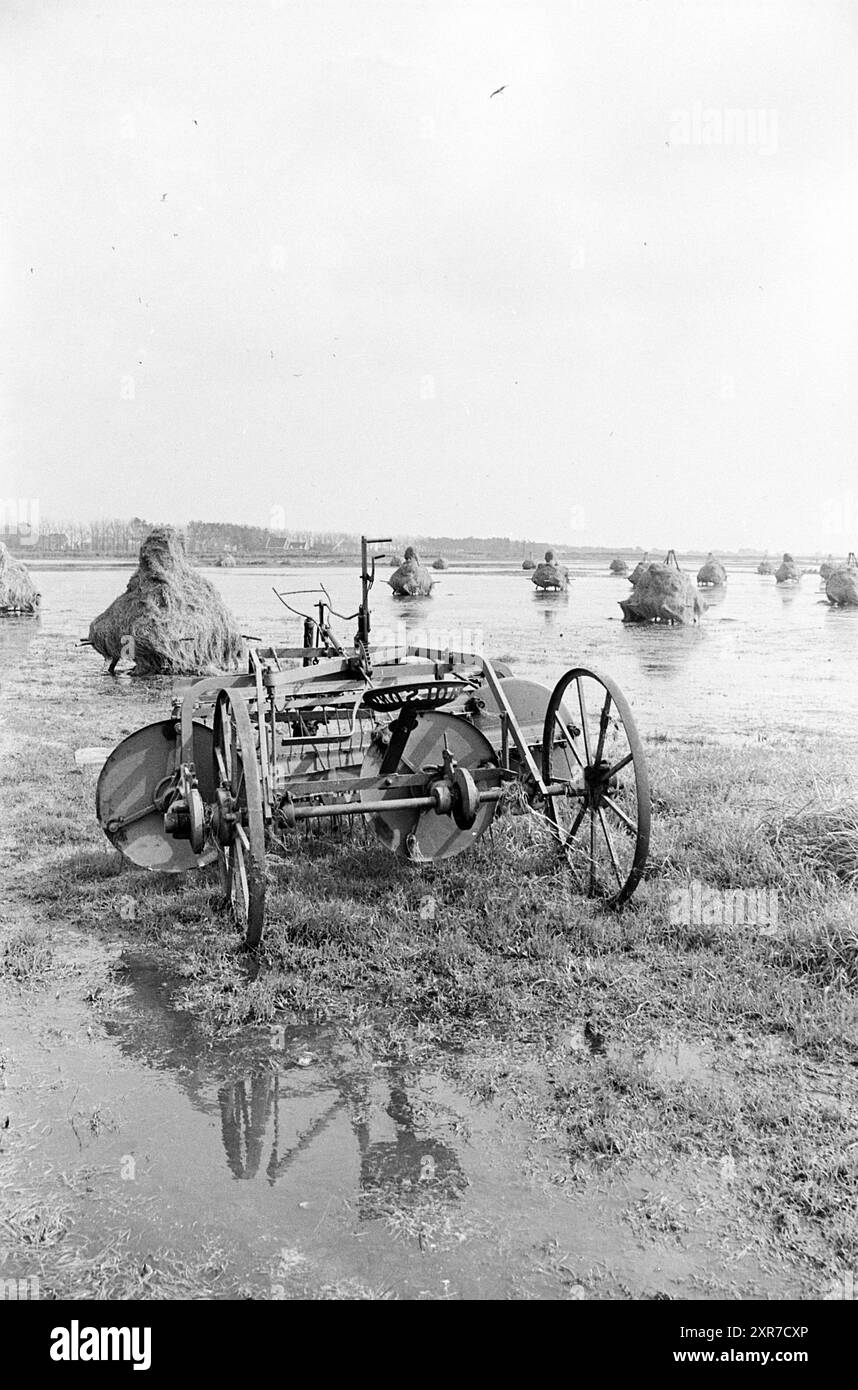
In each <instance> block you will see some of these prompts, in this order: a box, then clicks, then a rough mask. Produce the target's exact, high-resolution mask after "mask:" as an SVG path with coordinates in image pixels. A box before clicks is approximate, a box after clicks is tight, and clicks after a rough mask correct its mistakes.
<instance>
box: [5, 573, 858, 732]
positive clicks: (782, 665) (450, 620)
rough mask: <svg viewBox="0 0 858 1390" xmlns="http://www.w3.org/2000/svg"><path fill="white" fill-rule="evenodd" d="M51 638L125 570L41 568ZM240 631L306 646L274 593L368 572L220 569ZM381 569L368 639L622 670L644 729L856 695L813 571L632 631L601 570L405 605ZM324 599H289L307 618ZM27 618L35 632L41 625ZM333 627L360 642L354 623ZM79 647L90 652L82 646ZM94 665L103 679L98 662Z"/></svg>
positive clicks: (13, 637) (440, 588)
mask: <svg viewBox="0 0 858 1390" xmlns="http://www.w3.org/2000/svg"><path fill="white" fill-rule="evenodd" d="M35 573H36V574H37V575H38V581H39V586H40V588H41V590H42V594H43V615H42V618H41V620H40V623H41V627H42V630H43V632H44V634H45V635H48V636H49V637H50V640H51V643H52V646H53V650H54V652H55V654H56V655H57V656H58V657H61V656H62V653H63V650H64V648H65V649H67V648H69V647H70V645H71V644H73V643H74V642H75V641H76V640H77V639H79V638H80V637H82V636H85V635H86V631H87V628H88V625H89V621H90V619H91V618H92V617H93V616H94V615H95V614H96V613H97V612H99V611H101V609H103V608H104V607H106V605H107V604H108V603H109V602H110V601H111V599H112V598H114V597H115V596H116V594H117V593H119V592H120V591H121V590H122V589H123V588H124V587H125V584H126V582H127V579H128V571H127V570H122V569H104V570H45V571H42V572H39V571H38V570H36V571H35ZM206 573H207V574H208V575H209V577H210V578H211V579H212V581H213V582H214V583H215V584H216V585H217V586H218V587H219V588H220V589H221V591H222V592H223V594H224V597H225V598H226V601H227V603H228V604H229V606H230V607H231V609H232V610H233V612H234V613H235V615H236V617H237V618H238V621H239V623H240V626H241V628H242V630H243V631H244V632H245V633H247V634H248V635H250V636H253V637H256V638H260V639H262V640H264V641H269V640H276V641H279V642H283V641H286V640H288V641H290V642H298V641H299V640H300V636H301V622H300V619H298V618H296V617H294V616H293V615H291V614H290V613H288V612H287V610H286V609H285V608H284V607H283V606H282V604H281V603H280V602H279V600H278V599H277V598H276V596H275V594H274V592H273V590H274V589H275V588H276V589H278V590H279V591H280V592H283V593H287V592H290V591H293V590H308V589H317V588H318V586H319V585H320V584H324V585H325V587H326V588H327V590H328V592H329V593H330V595H331V598H332V600H333V605H334V607H335V608H336V609H338V610H339V611H340V612H342V613H347V614H348V613H353V612H354V610H355V609H356V608H357V604H358V601H359V592H360V591H359V582H358V577H357V575H356V574H355V573H353V572H352V570H351V569H349V568H346V567H340V568H330V569H315V568H307V569H299V568H288V569H284V568H272V569H270V570H269V569H233V570H222V569H212V570H208V571H206ZM386 577H387V572H386V570H379V574H378V578H377V582H376V585H375V588H374V590H373V595H372V598H373V640H376V641H387V640H391V639H395V638H401V639H407V640H409V641H411V640H413V641H417V642H420V641H425V640H426V639H427V638H428V639H429V640H430V641H434V640H439V641H440V643H441V644H442V645H445V644H449V645H451V646H453V647H457V646H458V645H460V644H461V645H468V644H470V643H473V642H477V643H479V642H482V643H483V644H484V648H485V651H486V653H487V654H488V655H489V656H493V657H503V658H504V659H505V660H507V661H509V662H510V664H511V665H513V667H514V669H515V671H516V674H520V675H527V676H534V677H537V678H538V679H541V680H543V681H546V682H548V683H553V682H554V680H556V679H557V678H558V677H559V676H560V675H561V674H562V672H563V671H565V670H566V669H568V667H570V666H572V665H575V664H582V665H588V666H596V667H597V668H600V669H602V670H604V671H606V672H607V673H608V674H610V675H613V676H614V677H615V678H616V679H617V680H618V681H619V683H620V686H621V688H622V689H623V691H624V692H625V694H626V695H627V697H628V699H629V701H630V703H631V705H632V708H633V710H634V712H635V716H636V718H637V721H638V723H639V725H640V728H641V731H642V733H644V735H646V734H650V735H653V734H666V735H670V736H679V737H692V738H693V737H696V736H702V737H715V738H718V739H726V740H730V739H734V738H745V737H747V736H749V735H751V736H755V737H763V738H778V737H787V738H788V737H789V736H790V735H791V734H794V733H801V732H806V733H826V732H830V733H832V735H833V736H835V737H837V738H838V739H841V738H844V737H846V738H850V737H852V734H851V729H849V728H848V727H844V726H845V725H846V722H847V719H848V718H849V715H850V712H851V710H852V709H853V707H854V700H855V692H856V690H858V609H833V608H832V607H831V606H830V605H829V604H828V602H827V601H826V599H825V594H824V591H823V589H822V587H821V585H820V580H819V578H818V576H817V575H805V577H804V578H803V580H802V582H801V584H800V585H799V586H797V587H793V588H788V589H787V588H782V587H779V586H778V585H776V584H775V581H774V579H773V578H772V577H771V576H763V575H758V574H756V573H752V572H751V571H747V570H735V571H732V572H731V573H730V576H729V580H728V583H727V586H726V588H725V589H724V590H723V591H720V592H719V591H715V592H714V593H713V592H710V593H708V594H706V599H707V602H708V604H709V608H708V611H707V613H706V615H705V616H704V618H703V620H702V622H701V623H700V625H699V626H698V627H686V628H683V627H674V628H667V627H662V626H635V625H631V626H630V625H627V624H624V623H622V622H621V621H620V609H619V603H618V600H619V599H620V598H623V597H625V595H626V593H627V592H628V588H629V585H628V581H627V579H625V578H624V577H619V578H615V577H613V576H611V575H608V574H606V573H603V572H599V571H596V570H594V569H593V568H581V569H580V570H575V571H574V572H573V578H572V582H571V584H570V587H569V590H568V592H567V593H565V594H540V593H537V591H536V590H535V589H534V586H533V585H532V584H531V582H530V579H529V576H528V574H527V573H526V572H523V571H521V570H515V569H511V568H510V569H507V570H501V569H498V570H464V569H462V570H456V569H449V570H446V571H444V572H442V573H440V574H439V576H438V583H437V584H436V587H435V589H434V592H433V595H432V597H431V598H429V599H397V598H395V597H394V595H393V593H392V591H391V590H390V588H389V587H388V585H387V584H386V582H385V580H386ZM317 596H318V595H315V596H314V595H313V594H307V593H302V594H299V595H297V596H295V597H292V598H290V599H289V600H288V601H289V602H290V603H292V604H293V605H294V606H296V607H299V608H303V609H305V611H309V610H310V609H311V608H312V604H313V602H314V598H315V597H317ZM35 626H36V625H35V624H32V623H31V627H35ZM334 627H335V629H336V630H337V631H338V633H339V634H341V636H342V637H343V638H344V640H345V644H348V643H349V642H350V640H351V636H352V633H353V624H349V623H343V622H340V621H339V620H335V622H334ZM25 628H26V624H24V627H23V628H22V627H21V626H20V620H19V622H18V623H16V625H15V627H14V628H10V627H9V626H8V625H7V624H0V670H2V666H3V664H4V663H5V662H7V661H14V660H16V659H18V658H19V657H20V655H21V652H22V644H24V643H25V642H26V640H27V638H26V635H25ZM84 650H85V649H84ZM87 655H88V656H90V657H91V670H92V673H93V675H95V674H96V673H98V672H100V670H101V663H100V661H99V659H98V658H97V657H96V656H95V654H94V653H92V654H90V653H87Z"/></svg>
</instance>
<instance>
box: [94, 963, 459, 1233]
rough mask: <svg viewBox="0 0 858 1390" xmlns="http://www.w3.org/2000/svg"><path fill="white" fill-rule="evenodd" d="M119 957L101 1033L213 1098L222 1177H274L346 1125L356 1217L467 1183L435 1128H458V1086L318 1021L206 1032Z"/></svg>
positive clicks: (338, 1142) (337, 1137)
mask: <svg viewBox="0 0 858 1390" xmlns="http://www.w3.org/2000/svg"><path fill="white" fill-rule="evenodd" d="M123 963H124V966H125V969H124V971H123V974H122V980H123V983H124V984H125V985H127V986H128V993H127V994H126V995H125V997H124V998H123V999H122V1000H121V1001H120V1003H119V1006H118V1009H117V1010H116V1012H115V1013H114V1015H113V1016H112V1017H111V1018H110V1019H109V1020H107V1021H106V1029H107V1032H108V1034H109V1035H110V1036H112V1037H114V1038H115V1039H116V1041H117V1042H118V1044H119V1046H120V1048H121V1050H122V1051H123V1052H124V1053H125V1054H126V1055H131V1056H133V1057H135V1058H136V1059H138V1060H142V1061H143V1062H145V1063H146V1064H147V1065H149V1066H153V1067H156V1068H159V1069H168V1070H169V1071H171V1072H174V1073H175V1075H176V1076H177V1078H178V1080H179V1082H180V1084H181V1086H182V1087H183V1089H184V1090H185V1091H186V1092H187V1094H188V1095H189V1096H190V1098H191V1099H192V1101H193V1102H194V1104H195V1106H197V1108H199V1109H202V1110H203V1111H206V1112H209V1113H210V1112H212V1111H213V1110H214V1109H215V1106H216V1107H217V1110H218V1111H219V1114H220V1135H221V1139H222V1143H223V1151H224V1156H225V1160H226V1165H227V1167H228V1169H229V1171H230V1173H231V1174H232V1175H233V1177H234V1178H237V1179H240V1180H243V1181H247V1180H250V1179H255V1178H258V1177H264V1178H265V1179H266V1180H267V1182H268V1184H269V1185H271V1186H274V1184H275V1183H278V1182H279V1181H281V1180H282V1179H284V1178H285V1176H286V1174H287V1173H288V1172H289V1170H290V1168H292V1166H293V1164H294V1163H295V1162H296V1160H297V1159H298V1158H299V1157H300V1156H301V1155H304V1154H307V1153H308V1152H309V1151H311V1150H313V1149H314V1147H316V1146H318V1145H319V1144H320V1143H321V1141H322V1140H323V1139H324V1138H325V1137H326V1136H330V1135H333V1139H334V1144H335V1147H337V1148H339V1149H341V1148H342V1147H343V1139H344V1136H345V1135H346V1134H350V1136H351V1140H352V1142H353V1145H354V1150H353V1152H354V1157H355V1159H356V1161H357V1163H358V1171H359V1191H360V1208H359V1209H360V1214H361V1216H363V1217H365V1218H367V1219H371V1218H373V1217H375V1216H378V1215H379V1214H381V1213H382V1212H383V1211H384V1210H385V1209H386V1208H387V1206H389V1204H390V1201H391V1199H395V1200H396V1202H397V1203H400V1202H402V1201H406V1202H407V1201H408V1200H409V1197H413V1196H415V1195H416V1194H417V1193H419V1192H422V1193H426V1194H427V1195H432V1196H433V1197H435V1198H437V1199H443V1200H447V1201H452V1200H455V1198H456V1197H458V1195H459V1194H460V1193H461V1192H462V1191H463V1190H464V1189H465V1187H466V1186H467V1179H466V1177H465V1174H464V1171H463V1168H462V1164H461V1161H460V1159H459V1157H458V1155H457V1153H456V1150H455V1148H454V1147H453V1146H452V1145H451V1144H450V1143H449V1142H448V1141H447V1140H445V1139H444V1138H442V1137H441V1134H442V1133H443V1132H444V1131H445V1129H446V1130H453V1131H456V1132H460V1133H461V1132H467V1125H466V1124H465V1123H464V1121H463V1119H462V1116H461V1115H458V1114H456V1112H455V1109H454V1108H453V1107H454V1106H455V1104H456V1100H457V1099H458V1100H459V1101H460V1102H462V1101H463V1100H464V1098H462V1097H459V1098H455V1097H452V1096H451V1097H449V1098H445V1097H444V1089H445V1088H444V1083H443V1082H442V1081H441V1078H440V1077H438V1076H436V1075H434V1074H431V1073H430V1074H428V1075H427V1074H425V1073H422V1074H418V1073H416V1072H415V1071H414V1069H412V1068H407V1067H403V1066H399V1065H396V1064H391V1065H390V1066H389V1067H387V1066H386V1067H383V1068H379V1067H378V1066H377V1065H376V1066H375V1067H372V1066H370V1065H368V1064H367V1063H366V1062H365V1061H362V1059H361V1057H360V1055H359V1054H358V1052H357V1050H356V1049H354V1048H353V1047H351V1046H349V1045H348V1044H347V1043H344V1042H343V1041H342V1040H341V1039H339V1038H338V1037H337V1036H336V1035H335V1034H333V1033H331V1032H326V1030H325V1029H323V1028H319V1029H315V1030H308V1029H306V1028H293V1029H284V1028H279V1027H278V1028H274V1029H271V1030H256V1034H255V1036H254V1037H252V1038H248V1037H247V1036H246V1034H242V1038H241V1039H240V1040H236V1039H235V1038H228V1039H225V1040H223V1041H216V1042H215V1043H214V1044H211V1043H209V1042H207V1041H206V1040H204V1038H203V1037H202V1035H201V1033H200V1032H199V1030H198V1029H197V1028H196V1027H195V1025H194V1022H193V1020H192V1018H191V1016H190V1015H187V1014H184V1013H183V1012H181V1011H180V1010H177V1009H175V1008H174V1007H173V1006H172V1002H171V989H170V986H169V984H168V983H167V982H166V981H165V980H164V978H163V977H162V976H161V975H159V973H158V972H157V971H156V970H154V969H153V968H152V967H151V966H149V965H148V964H147V963H146V962H145V961H143V960H140V959H139V958H135V957H134V956H126V957H125V958H124V962H123ZM310 1047H312V1049H313V1051H312V1053H311V1052H309V1050H308V1049H309V1048H310ZM338 1121H345V1125H343V1124H342V1123H337V1122H338Z"/></svg>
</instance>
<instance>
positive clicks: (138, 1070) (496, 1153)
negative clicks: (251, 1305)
mask: <svg viewBox="0 0 858 1390" xmlns="http://www.w3.org/2000/svg"><path fill="white" fill-rule="evenodd" d="M69 942H71V944H72V946H73V949H74V955H75V956H78V960H79V963H78V965H77V966H74V965H72V966H71V967H70V975H69V976H68V977H65V976H63V977H61V980H60V985H59V987H58V988H54V989H53V992H52V994H51V995H50V996H49V998H48V999H47V1000H46V1001H45V1002H44V1003H43V1004H42V1005H40V1006H39V1007H38V1008H36V1007H34V1004H33V1000H32V998H29V997H28V996H27V995H26V994H21V993H20V992H16V991H14V990H9V989H8V987H7V988H6V990H5V992H6V994H7V996H8V997H7V1000H6V1004H7V1007H6V1010H5V1013H6V1019H7V1026H6V1029H5V1031H4V1042H3V1048H2V1053H3V1056H2V1062H3V1070H2V1077H3V1080H4V1081H5V1089H3V1090H2V1091H0V1096H2V1105H0V1108H2V1109H3V1110H4V1112H6V1111H8V1113H9V1115H10V1125H9V1128H8V1129H7V1130H6V1131H4V1133H3V1136H2V1139H0V1147H2V1149H3V1150H5V1152H6V1157H7V1159H10V1160H11V1161H12V1165H13V1170H14V1174H15V1178H16V1181H17V1182H18V1183H19V1184H23V1185H24V1186H27V1185H29V1186H30V1187H32V1188H39V1189H40V1190H41V1191H43V1192H44V1191H45V1190H46V1184H47V1185H48V1186H50V1184H51V1183H54V1182H56V1179H57V1175H60V1174H61V1175H62V1182H63V1188H64V1190H65V1192H66V1193H68V1192H70V1193H72V1194H73V1195H74V1206H75V1219H74V1225H73V1229H72V1232H71V1234H70V1236H69V1237H68V1239H69V1241H70V1242H71V1243H72V1245H73V1246H74V1247H75V1249H76V1250H77V1251H78V1252H79V1253H80V1252H84V1253H85V1252H90V1253H91V1252H92V1251H94V1250H95V1249H97V1248H98V1246H99V1242H102V1243H103V1242H104V1240H105V1239H106V1238H107V1237H108V1236H110V1237H111V1239H113V1238H116V1239H119V1238H120V1236H121V1249H122V1252H123V1258H124V1259H126V1260H131V1261H132V1262H136V1264H137V1266H138V1267H139V1268H144V1269H152V1268H156V1269H157V1268H158V1267H159V1261H160V1262H163V1261H164V1260H165V1259H166V1255H165V1253H164V1252H166V1251H169V1255H170V1259H172V1260H176V1259H182V1258H184V1259H188V1260H190V1259H193V1258H195V1257H196V1256H197V1255H198V1252H199V1250H200V1248H202V1247H204V1246H205V1245H206V1243H207V1242H208V1243H211V1242H213V1243H214V1245H215V1246H216V1247H217V1248H219V1249H221V1250H223V1251H226V1252H227V1255H226V1256H225V1257H224V1258H225V1259H226V1260H227V1263H228V1265H229V1268H230V1270H231V1277H232V1279H233V1281H234V1284H238V1285H239V1286H241V1287H245V1288H249V1289H251V1290H252V1292H253V1296H256V1297H260V1296H261V1297H301V1296H307V1292H308V1290H309V1292H310V1294H311V1295H312V1294H314V1293H315V1292H317V1291H318V1289H319V1288H325V1289H335V1290H346V1291H348V1290H353V1289H358V1290H366V1289H370V1290H372V1291H373V1294H374V1296H381V1292H384V1296H394V1297H401V1298H409V1299H413V1298H426V1297H428V1298H442V1297H457V1298H519V1297H526V1298H544V1297H549V1298H557V1297H561V1298H563V1297H575V1298H580V1297H606V1296H607V1297H610V1296H612V1295H613V1296H617V1295H618V1294H619V1293H621V1292H622V1291H623V1290H632V1291H633V1294H634V1296H641V1297H645V1296H654V1294H655V1293H657V1292H665V1291H666V1292H667V1293H668V1294H669V1295H670V1296H683V1297H695V1296H697V1294H696V1292H695V1280H697V1279H699V1278H700V1276H701V1271H703V1270H705V1268H706V1265H707V1261H709V1258H710V1257H709V1255H708V1253H707V1248H708V1247H707V1244H706V1241H705V1240H704V1239H703V1236H702V1234H701V1233H695V1234H694V1235H693V1236H690V1237H689V1239H688V1240H687V1241H686V1242H685V1243H684V1244H683V1243H678V1242H677V1240H676V1238H675V1236H674V1235H672V1234H670V1235H669V1236H668V1235H667V1234H666V1235H665V1236H664V1238H663V1239H661V1238H657V1239H650V1240H647V1241H642V1240H641V1238H640V1231H639V1230H636V1229H635V1226H634V1224H630V1223H629V1221H628V1220H627V1219H626V1216H625V1213H626V1211H627V1208H628V1205H629V1202H630V1200H631V1197H632V1196H633V1194H632V1190H631V1188H630V1186H629V1179H628V1178H626V1179H625V1180H624V1181H623V1182H620V1183H618V1184H615V1185H614V1186H613V1187H611V1186H610V1185H609V1184H608V1183H607V1181H602V1180H599V1179H594V1180H592V1181H591V1182H589V1183H587V1184H586V1187H585V1188H583V1189H580V1190H577V1191H570V1190H569V1189H563V1190H561V1189H560V1188H558V1187H557V1186H556V1185H555V1179H554V1178H553V1177H552V1172H553V1173H555V1174H556V1171H557V1169H558V1168H559V1167H562V1166H563V1163H564V1160H563V1158H562V1155H560V1156H558V1155H557V1154H556V1153H555V1152H552V1151H551V1149H550V1146H549V1145H543V1147H542V1148H541V1149H539V1150H538V1151H537V1152H536V1153H534V1139H533V1136H532V1135H531V1134H530V1133H529V1132H528V1131H527V1129H526V1127H525V1126H524V1125H523V1124H521V1123H518V1122H516V1121H514V1120H511V1119H510V1117H509V1115H508V1114H505V1113H503V1112H502V1111H501V1109H500V1107H495V1106H494V1105H492V1104H486V1103H480V1101H478V1100H475V1099H474V1098H473V1097H472V1096H470V1095H468V1094H466V1093H465V1092H464V1091H463V1090H462V1089H460V1088H459V1087H458V1086H457V1085H456V1084H455V1083H454V1082H453V1081H451V1080H450V1078H449V1076H448V1075H447V1074H445V1070H444V1066H443V1060H444V1059H442V1058H439V1059H438V1062H437V1063H436V1065H435V1066H434V1067H432V1066H426V1067H416V1066H412V1065H409V1064H404V1063H400V1062H383V1063H379V1062H378V1061H375V1062H373V1061H372V1060H371V1059H369V1058H367V1057H366V1056H364V1055H362V1053H361V1051H360V1050H359V1048H357V1047H356V1046H355V1045H354V1044H353V1043H352V1042H351V1041H350V1040H349V1039H348V1038H347V1037H344V1036H343V1035H342V1034H341V1033H338V1032H337V1031H336V1030H334V1029H331V1028H325V1027H321V1028H315V1027H314V1028H310V1027H307V1028H301V1027H289V1028H279V1027H273V1028H256V1029H244V1030H242V1032H241V1034H240V1035H238V1036H231V1037H225V1038H221V1039H216V1040H214V1041H213V1040H212V1039H211V1038H210V1037H208V1036H207V1035H205V1034H204V1033H203V1032H202V1031H201V1029H200V1028H199V1027H198V1026H197V1024H196V1022H195V1020H194V1017H193V1016H192V1015H191V1014H189V1013H187V1012H184V1011H183V1010H182V1009H181V1008H179V1007H178V1006H177V993H176V991H177V988H178V987H179V986H178V984H177V982H174V981H171V980H170V979H168V978H166V977H164V976H163V975H162V974H161V973H159V971H158V970H157V969H155V968H153V966H152V965H151V963H150V962H148V961H147V959H146V958H145V957H142V956H140V955H139V954H136V953H130V952H126V953H123V954H122V955H121V956H118V957H114V958H113V960H112V962H111V958H110V957H108V956H107V955H106V954H105V953H101V965H100V973H99V972H97V971H96V972H94V969H93V951H94V950H95V951H96V954H98V952H97V948H94V947H93V946H92V943H87V942H84V941H81V942H80V943H79V945H80V947H81V948H85V952H86V958H84V956H83V955H79V953H78V946H77V945H75V944H74V937H73V935H72V936H71V937H68V938H66V945H65V947H64V949H66V950H68V943H69ZM52 945H53V946H54V949H55V952H58V951H59V949H60V947H61V946H62V942H60V941H58V940H54V941H53V942H52ZM111 965H112V966H113V969H112V970H111V968H110V967H111ZM84 972H85V973H84ZM94 975H96V976H97V983H96V984H95V986H93V978H94ZM87 997H88V998H89V1000H90V1001H91V1002H90V1003H87V1002H86V999H87ZM586 1064H587V1063H586V1061H585V1060H584V1059H582V1065H586ZM683 1065H684V1061H683ZM692 1206H693V1202H692ZM159 1252H161V1253H160V1254H159ZM738 1268H739V1267H738V1266H737V1269H738ZM25 1273H26V1271H25ZM736 1277H737V1278H738V1277H739V1275H738V1273H737V1275H736ZM742 1277H743V1278H744V1279H745V1281H746V1284H747V1280H748V1278H753V1277H754V1276H753V1274H752V1273H751V1272H749V1268H746V1269H744V1271H743V1275H742ZM47 1278H48V1284H47V1286H46V1287H48V1288H49V1287H50V1282H49V1276H47ZM700 1296H703V1295H702V1294H701V1295H700Z"/></svg>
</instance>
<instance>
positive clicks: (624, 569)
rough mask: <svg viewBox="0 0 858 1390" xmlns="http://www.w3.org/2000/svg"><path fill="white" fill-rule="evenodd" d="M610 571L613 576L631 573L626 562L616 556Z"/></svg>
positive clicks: (609, 567)
mask: <svg viewBox="0 0 858 1390" xmlns="http://www.w3.org/2000/svg"><path fill="white" fill-rule="evenodd" d="M608 569H609V570H610V571H611V574H628V572H629V567H628V565H627V564H626V562H625V560H622V559H620V556H619V555H615V556H614V558H613V560H612V561H611V563H610V565H609V566H608Z"/></svg>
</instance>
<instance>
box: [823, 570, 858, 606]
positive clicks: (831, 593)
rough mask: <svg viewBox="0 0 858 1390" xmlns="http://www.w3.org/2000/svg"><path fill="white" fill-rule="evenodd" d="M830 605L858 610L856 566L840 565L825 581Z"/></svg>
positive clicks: (857, 572) (857, 573) (857, 574)
mask: <svg viewBox="0 0 858 1390" xmlns="http://www.w3.org/2000/svg"><path fill="white" fill-rule="evenodd" d="M825 594H826V597H827V599H828V602H829V603H833V604H836V605H837V607H839V608H858V569H856V568H855V566H854V565H839V566H838V567H837V569H832V571H831V573H830V574H829V575H828V578H827V579H826V581H825Z"/></svg>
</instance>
